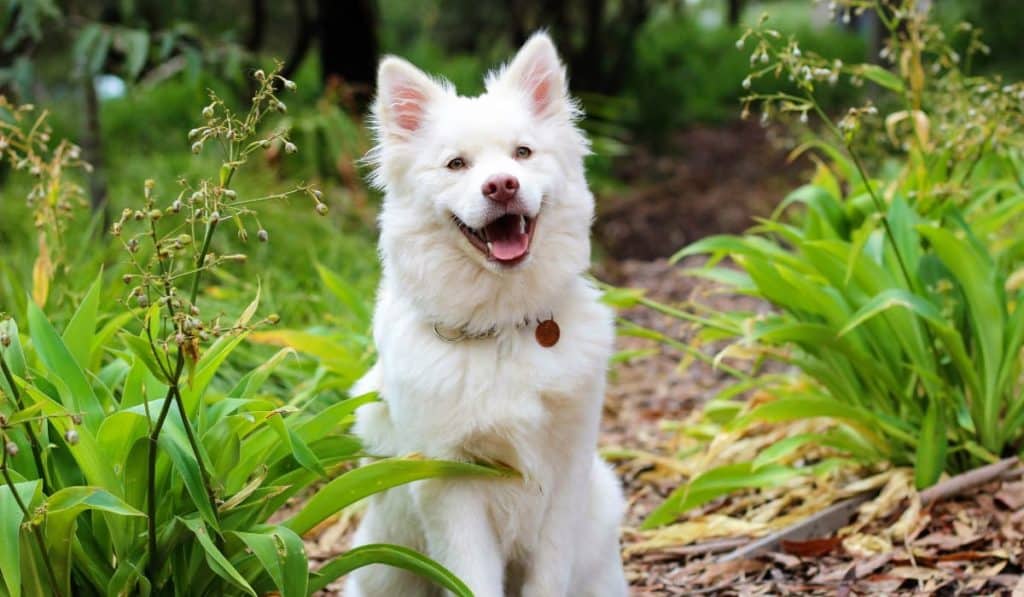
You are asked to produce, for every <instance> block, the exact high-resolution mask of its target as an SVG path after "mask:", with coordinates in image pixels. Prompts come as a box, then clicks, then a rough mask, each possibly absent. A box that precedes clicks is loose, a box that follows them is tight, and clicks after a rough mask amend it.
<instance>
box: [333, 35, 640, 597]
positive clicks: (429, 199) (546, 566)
mask: <svg viewBox="0 0 1024 597" xmlns="http://www.w3.org/2000/svg"><path fill="white" fill-rule="evenodd" d="M577 116H578V112H577V109H576V107H575V104H574V103H573V102H572V100H571V99H570V98H569V96H568V91H567V86H566V80H565V72H564V68H563V66H562V64H561V62H560V61H559V59H558V56H557V53H556V51H555V47H554V45H553V44H552V42H551V40H550V38H549V37H548V36H547V35H544V34H538V35H535V36H533V37H532V38H531V39H530V40H529V41H528V42H527V43H526V44H525V45H524V46H523V48H522V49H521V50H520V51H519V53H518V54H517V55H516V57H515V59H514V60H513V61H512V62H511V63H510V64H509V65H508V66H506V67H505V68H503V69H501V70H499V71H498V72H495V73H493V74H492V75H490V76H489V77H488V79H487V90H486V92H485V93H484V94H483V95H480V96H478V97H472V98H470V97H461V96H458V95H456V94H455V92H454V90H453V89H452V88H451V86H450V85H448V84H446V83H444V82H441V81H437V80H434V79H432V78H430V77H428V76H427V75H425V74H424V73H422V72H421V71H419V70H418V69H416V68H415V67H414V66H412V65H411V64H409V63H407V62H405V61H404V60H401V59H399V58H393V57H389V58H386V59H384V60H383V61H382V63H381V65H380V71H379V75H378V98H377V103H376V106H375V123H376V132H377V139H378V145H377V147H376V148H375V149H374V151H373V153H372V154H371V156H370V159H371V161H372V162H373V163H374V165H375V167H376V171H375V175H374V180H375V183H376V184H378V185H379V186H380V187H381V188H382V189H383V190H384V191H385V199H384V206H383V210H382V213H381V217H380V223H381V238H380V254H381V259H382V261H383V266H384V267H383V278H382V280H381V285H380V289H379V293H378V300H377V308H376V313H375V316H374V340H375V341H376V345H377V349H378V351H379V355H380V357H379V360H378V363H377V365H376V366H375V367H374V368H373V369H372V370H371V371H370V372H369V373H368V374H367V376H366V377H365V378H364V379H362V380H360V382H359V383H358V384H357V387H356V388H354V390H353V393H354V394H358V393H362V392H365V391H370V390H377V391H379V392H380V395H381V397H382V401H381V402H378V403H374V404H370V405H367V406H364V407H362V408H360V409H359V411H358V413H357V423H356V433H358V434H359V436H360V437H361V438H362V439H363V440H364V441H365V443H366V445H367V449H368V450H369V451H370V452H371V453H375V454H380V455H388V454H405V453H411V452H418V453H422V454H424V455H426V456H428V457H432V458H441V459H454V460H483V461H492V462H501V463H505V464H507V465H510V466H512V467H514V468H515V469H517V470H519V471H520V472H522V474H523V479H521V480H520V479H517V480H431V481H421V482H417V483H413V484H410V485H407V486H403V487H399V488H396V489H392V490H390V491H388V492H387V493H385V494H382V495H379V496H377V497H374V498H372V500H371V502H370V505H369V509H368V511H367V514H366V517H365V519H364V520H363V522H362V524H361V525H360V528H359V531H358V533H357V535H356V544H366V543H398V544H402V545H406V546H409V547H411V548H413V549H416V550H420V551H423V552H424V553H427V554H428V555H429V556H431V557H432V558H434V559H436V560H437V561H439V562H440V563H441V564H443V565H445V566H446V567H448V568H449V569H450V570H451V571H453V572H454V573H455V574H456V575H458V576H459V577H460V578H462V579H463V580H464V581H465V582H466V583H467V584H468V585H469V587H470V588H471V589H472V590H473V592H474V593H475V594H476V595H477V597H500V596H502V595H514V596H515V595H522V596H523V597H563V596H569V595H571V596H574V597H575V596H593V597H620V596H623V595H625V594H626V583H625V580H624V577H623V573H622V564H621V560H620V555H619V540H618V529H619V524H620V520H621V515H622V509H623V500H622V494H621V489H620V487H619V482H618V480H617V479H616V478H615V476H614V475H613V474H612V473H611V471H610V470H609V469H608V468H607V466H606V465H605V464H604V463H602V462H601V461H600V459H599V458H598V456H597V454H596V451H595V446H596V442H597V432H598V425H599V419H600V412H601V404H602V401H603V397H604V388H605V370H606V366H607V362H608V358H609V356H610V355H611V351H612V343H613V328H612V317H611V313H610V312H609V310H608V309H607V308H606V307H604V306H602V305H601V304H599V303H598V301H597V298H598V293H597V292H596V291H595V290H594V289H593V288H591V287H590V286H589V285H588V284H587V282H586V281H585V280H584V279H583V278H582V274H583V272H584V271H585V270H586V268H587V266H588V262H589V258H590V242H589V229H590V223H591V219H592V217H593V210H594V206H593V196H592V195H591V193H590V191H589V189H588V188H587V183H586V180H585V179H584V169H583V157H584V156H585V155H586V153H587V151H588V145H587V141H586V139H585V138H584V136H583V135H582V133H581V132H580V131H579V129H578V128H577V127H576V126H575V121H576V118H577ZM524 145H525V146H527V147H529V148H530V149H532V154H531V155H530V156H529V157H528V158H526V159H521V158H517V157H516V148H517V147H519V146H524ZM456 156H459V157H462V158H463V159H464V160H466V162H467V167H466V168H464V169H461V170H455V171H453V170H450V169H448V168H446V164H447V163H448V162H449V161H450V160H451V159H452V158H454V157H456ZM496 173H507V174H512V175H514V176H516V177H517V178H518V180H519V183H520V190H519V193H520V200H521V202H522V204H523V205H524V206H525V208H526V210H527V211H528V212H529V213H530V214H532V215H538V219H537V220H536V230H535V233H534V236H533V241H532V244H531V247H530V254H529V256H528V257H527V259H526V260H525V261H524V262H522V263H520V264H519V265H516V266H514V267H508V266H503V265H501V264H498V263H495V262H493V261H490V260H488V259H487V258H486V257H485V256H484V255H483V254H482V253H481V252H480V251H478V250H477V249H475V248H474V247H473V246H472V245H471V244H470V243H469V241H468V240H467V239H466V238H465V237H464V236H463V235H462V234H461V232H460V231H459V229H458V227H457V226H456V224H455V223H454V222H453V220H452V215H455V216H457V217H458V218H459V219H460V220H462V221H463V222H465V223H466V224H467V225H469V226H471V227H474V228H476V227H481V226H483V225H484V224H485V223H486V221H487V218H489V217H492V216H493V212H492V211H489V210H493V209H494V205H493V204H492V203H491V202H489V201H488V200H487V199H486V198H485V197H484V196H483V195H482V194H481V190H480V189H481V185H482V183H483V181H484V180H485V179H486V178H487V177H489V176H491V175H492V174H496ZM550 316H553V317H554V319H555V320H556V321H557V322H558V325H559V327H560V328H561V339H560V341H559V342H558V343H557V344H556V345H554V346H552V347H550V348H544V347H542V346H540V345H539V344H538V343H537V341H536V340H535V338H534V329H535V326H536V322H537V321H539V320H544V319H547V318H548V317H550ZM522 322H528V325H526V326H525V327H524V326H523V323H522ZM434 324H440V325H441V326H443V327H445V328H448V329H455V330H460V329H461V330H464V331H466V332H467V333H470V334H475V333H483V332H486V331H487V330H491V329H492V328H494V329H497V330H498V333H497V335H496V336H494V337H487V338H479V339H467V340H463V341H461V342H456V343H446V342H443V341H442V340H440V339H439V338H438V337H437V336H436V335H435V334H434V331H433V325H434ZM437 592H438V591H437V589H436V588H434V587H433V585H431V584H430V583H428V582H426V581H423V580H421V579H420V578H418V577H416V576H414V575H412V574H410V573H407V572H404V571H401V570H399V569H396V568H390V567H386V566H380V565H375V566H370V567H368V568H364V569H362V570H360V571H357V572H356V573H354V574H353V575H351V576H350V578H349V581H348V585H347V587H346V595H348V596H349V597H415V596H420V595H434V594H436V593H437Z"/></svg>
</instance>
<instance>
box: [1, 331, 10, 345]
mask: <svg viewBox="0 0 1024 597" xmlns="http://www.w3.org/2000/svg"><path fill="white" fill-rule="evenodd" d="M10 345H11V337H10V336H9V335H7V332H0V346H3V347H4V348H7V347H8V346H10Z"/></svg>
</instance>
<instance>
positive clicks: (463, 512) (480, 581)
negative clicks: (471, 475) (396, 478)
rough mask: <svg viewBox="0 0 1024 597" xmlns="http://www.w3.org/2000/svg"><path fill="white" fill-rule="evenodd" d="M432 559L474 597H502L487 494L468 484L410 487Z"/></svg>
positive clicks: (501, 566) (499, 562) (500, 560)
mask: <svg viewBox="0 0 1024 597" xmlns="http://www.w3.org/2000/svg"><path fill="white" fill-rule="evenodd" d="M414 495H415V496H416V505H417V508H418V509H419V511H420V516H421V518H422V520H423V530H424V533H425V534H426V539H427V551H428V552H429V555H430V557H431V558H433V559H434V560H436V561H437V562H438V563H440V564H441V565H443V566H445V567H446V568H448V570H450V571H451V572H453V573H454V574H455V575H456V576H458V577H459V578H461V579H462V581H463V582H465V583H466V584H467V585H468V586H469V588H470V589H471V590H472V591H473V594H474V595H475V596H476V597H502V596H503V595H504V571H505V561H504V557H503V556H502V553H501V548H500V545H499V542H498V536H497V534H496V532H495V530H494V526H493V524H491V517H490V515H489V514H488V511H487V497H486V496H487V492H486V489H485V488H483V487H481V486H480V484H478V483H476V482H473V481H464V480H460V481H423V482H420V483H418V484H416V485H415V486H414Z"/></svg>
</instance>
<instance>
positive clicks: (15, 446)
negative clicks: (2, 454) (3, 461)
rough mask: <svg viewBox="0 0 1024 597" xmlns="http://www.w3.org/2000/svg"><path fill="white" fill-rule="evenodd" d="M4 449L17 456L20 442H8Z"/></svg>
mask: <svg viewBox="0 0 1024 597" xmlns="http://www.w3.org/2000/svg"><path fill="white" fill-rule="evenodd" d="M4 450H7V453H8V454H10V455H11V456H17V455H18V444H16V443H14V442H7V443H6V444H5V445H4Z"/></svg>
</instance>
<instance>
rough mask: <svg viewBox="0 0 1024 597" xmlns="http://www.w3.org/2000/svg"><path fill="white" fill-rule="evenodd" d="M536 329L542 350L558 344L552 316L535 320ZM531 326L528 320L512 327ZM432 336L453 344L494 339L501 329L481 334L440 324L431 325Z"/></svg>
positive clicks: (518, 328) (556, 326) (556, 330)
mask: <svg viewBox="0 0 1024 597" xmlns="http://www.w3.org/2000/svg"><path fill="white" fill-rule="evenodd" d="M536 324H537V328H536V329H535V330H534V334H533V335H534V337H535V338H536V340H537V344H540V345H541V346H543V347H544V348H550V347H552V346H554V345H555V344H557V343H558V339H559V337H560V336H561V330H560V329H559V327H558V323H557V322H556V321H555V317H554V315H551V316H550V317H548V318H547V319H544V320H540V319H538V320H536ZM530 325H531V322H530V320H529V319H524V320H523V321H520V322H516V324H515V325H514V326H513V327H514V328H515V329H517V330H521V329H523V328H526V327H528V326H530ZM433 329H434V335H435V336H437V337H438V338H440V339H441V341H443V342H447V343H449V344H454V343H456V342H462V341H463V340H487V339H490V338H494V337H495V336H497V335H498V334H499V333H500V332H501V328H500V327H498V326H493V327H491V328H490V329H487V330H485V331H483V332H469V331H467V330H466V328H465V327H461V328H449V327H445V326H443V325H442V324H440V323H434V324H433Z"/></svg>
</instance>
